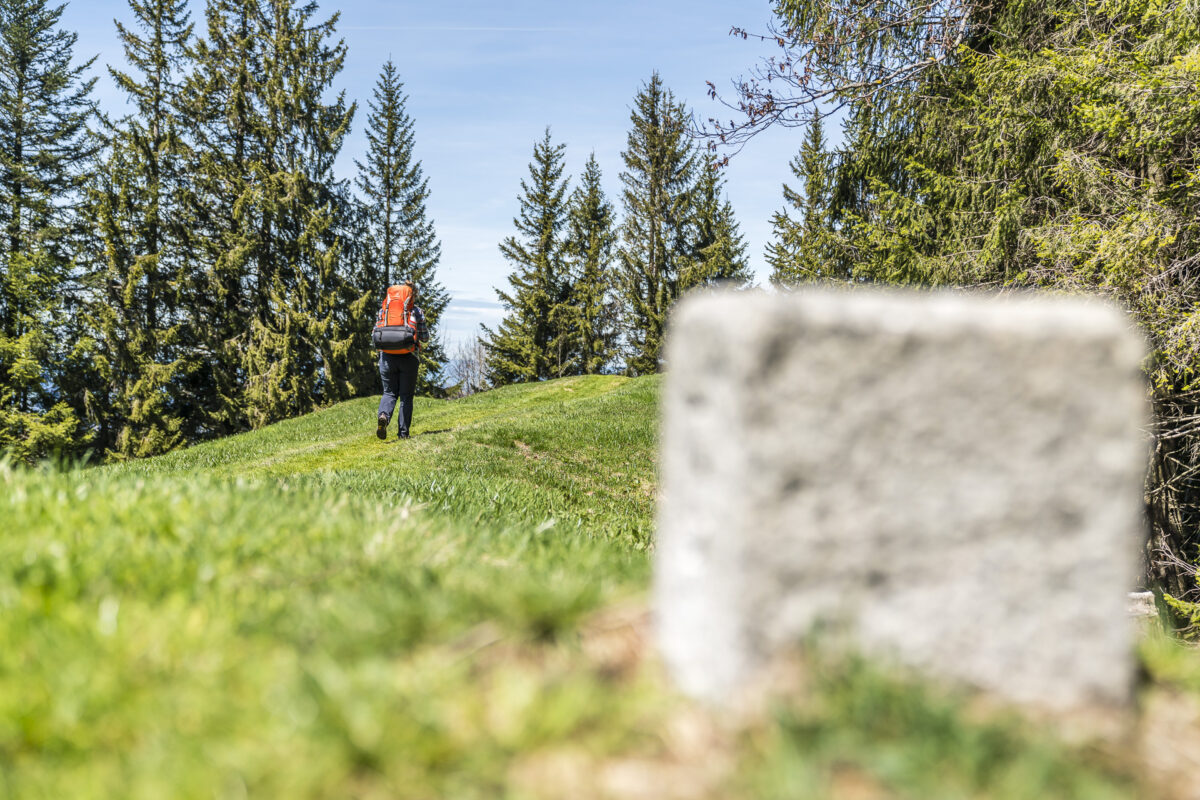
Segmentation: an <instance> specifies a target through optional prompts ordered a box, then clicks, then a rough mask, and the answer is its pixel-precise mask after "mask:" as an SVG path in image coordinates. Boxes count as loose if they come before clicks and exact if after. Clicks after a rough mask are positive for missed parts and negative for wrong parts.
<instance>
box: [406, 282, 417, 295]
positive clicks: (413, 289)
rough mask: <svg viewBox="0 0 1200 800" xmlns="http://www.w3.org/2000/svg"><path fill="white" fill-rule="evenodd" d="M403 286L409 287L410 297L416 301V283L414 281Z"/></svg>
mask: <svg viewBox="0 0 1200 800" xmlns="http://www.w3.org/2000/svg"><path fill="white" fill-rule="evenodd" d="M403 285H404V286H407V287H408V295H409V297H412V298H414V299H415V298H416V296H417V285H416V284H415V283H413V282H412V281H405V282H404V284H403Z"/></svg>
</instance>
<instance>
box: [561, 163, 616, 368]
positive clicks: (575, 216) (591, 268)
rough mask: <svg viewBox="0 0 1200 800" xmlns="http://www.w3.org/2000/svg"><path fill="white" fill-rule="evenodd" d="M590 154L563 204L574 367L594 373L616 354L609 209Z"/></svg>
mask: <svg viewBox="0 0 1200 800" xmlns="http://www.w3.org/2000/svg"><path fill="white" fill-rule="evenodd" d="M600 179H601V174H600V165H599V164H597V163H596V155H595V154H594V153H593V154H592V155H591V156H589V157H588V161H587V165H586V166H585V167H584V170H583V176H582V178H581V179H580V185H579V186H578V187H577V188H576V189H575V191H574V192H572V193H571V199H570V201H569V203H568V215H567V236H566V250H567V260H568V263H569V264H570V269H571V272H572V278H573V287H572V292H571V304H570V308H571V309H572V312H573V322H572V325H573V328H574V334H573V335H574V336H575V338H576V340H577V347H578V348H579V353H580V358H579V364H578V371H579V372H581V373H583V374H585V375H596V374H599V373H601V372H603V371H604V369H605V367H607V366H609V365H610V364H611V363H612V361H613V359H614V358H615V357H616V356H617V337H618V335H619V328H618V325H617V321H618V314H619V306H618V304H617V302H616V298H615V296H614V289H615V287H614V280H613V274H612V262H613V250H614V248H615V246H616V242H617V236H616V231H615V228H614V222H613V207H612V204H611V203H609V202H608V198H606V197H605V196H604V189H603V188H602V187H601V185H600Z"/></svg>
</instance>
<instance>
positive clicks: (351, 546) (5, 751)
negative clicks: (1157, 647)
mask: <svg viewBox="0 0 1200 800" xmlns="http://www.w3.org/2000/svg"><path fill="white" fill-rule="evenodd" d="M658 386H659V383H658V380H657V379H654V378H642V379H636V380H630V379H624V378H618V377H593V378H577V379H568V380H563V381H554V382H550V383H545V384H538V385H533V386H520V387H508V388H505V389H501V390H496V391H493V392H488V393H485V394H481V395H476V396H473V397H470V398H466V399H463V400H455V401H432V400H423V399H422V400H419V401H418V405H417V409H416V414H415V417H414V423H415V424H414V431H413V433H414V435H413V438H412V439H410V440H407V441H403V442H397V441H395V440H394V439H389V440H388V441H387V442H386V443H385V442H380V441H378V440H377V439H376V438H375V434H374V411H375V402H376V401H375V400H373V399H363V400H356V401H352V402H348V403H343V404H341V405H338V406H336V407H333V408H329V409H326V410H324V411H321V412H318V413H316V414H312V415H309V416H307V417H304V418H302V419H297V420H291V421H288V422H284V423H280V424H278V425H274V426H271V427H269V428H266V429H263V430H260V431H256V432H253V433H249V434H245V435H242V436H235V437H231V438H229V439H225V440H221V441H216V442H211V443H208V444H204V445H201V446H197V447H193V448H190V449H188V450H185V451H181V452H178V453H174V454H171V455H168V456H165V457H162V458H157V459H151V460H146V461H138V462H131V463H126V464H118V465H110V466H106V467H101V468H93V469H86V470H68V471H60V472H55V471H51V470H47V471H25V470H17V469H13V468H11V467H0V491H2V495H0V520H3V522H2V523H0V530H2V531H3V533H0V798H14V799H15V798H21V799H22V800H24V798H85V799H86V798H118V797H119V798H126V797H128V798H193V797H194V798H240V797H268V798H467V799H468V800H469V799H470V798H551V797H581V798H589V797H609V796H611V797H639V796H672V795H670V794H669V791H668V788H667V787H672V786H673V787H676V788H673V789H670V791H676V792H677V793H676V795H674V796H690V797H714V798H725V797H746V798H799V797H805V798H806V797H814V798H821V797H856V796H861V797H920V798H925V797H929V798H948V799H949V798H972V797H978V798H985V797H986V798H993V799H995V800H1000V799H1002V798H1012V799H1013V800H1018V799H1020V800H1023V798H1028V797H1039V798H1053V797H1064V798H1068V797H1069V798H1110V797H1111V798H1119V797H1133V796H1135V788H1134V785H1133V784H1132V783H1131V782H1130V780H1129V779H1127V778H1126V777H1124V775H1123V769H1124V768H1122V767H1117V766H1112V765H1106V764H1103V763H1099V764H1098V763H1097V762H1096V760H1095V759H1094V758H1091V757H1089V756H1088V755H1087V753H1081V752H1077V751H1074V750H1072V749H1070V748H1066V747H1064V746H1061V745H1059V744H1056V743H1055V742H1054V741H1053V740H1051V739H1049V738H1046V737H1044V736H1041V735H1040V734H1037V733H1035V732H1030V731H1029V730H1028V729H1027V727H1023V726H1022V725H1021V724H1020V723H1019V722H1018V721H1011V720H999V721H996V720H992V721H982V722H980V721H968V720H967V717H966V716H964V714H963V713H961V710H960V709H961V701H960V700H959V699H956V698H953V697H946V696H942V695H937V694H934V693H931V692H929V691H928V690H927V689H926V688H925V687H920V686H913V685H908V684H904V683H900V682H898V681H896V680H894V679H892V678H883V677H881V676H880V675H879V674H878V673H876V672H873V671H872V670H871V668H870V667H869V666H867V665H861V664H857V665H856V664H846V663H844V662H843V663H840V664H836V665H834V666H830V665H827V664H821V663H816V664H814V665H813V667H812V669H811V671H810V673H809V675H808V677H807V679H806V680H805V681H804V685H805V687H806V689H805V690H804V691H803V692H800V693H798V694H796V695H793V696H789V697H786V698H783V699H780V700H777V701H775V702H774V703H773V704H771V705H770V706H769V709H770V711H769V712H768V713H765V714H764V715H763V716H761V717H757V718H751V719H750V720H749V721H743V722H740V723H738V724H736V725H732V724H729V720H728V719H727V718H726V716H725V715H722V714H717V713H712V712H711V711H707V710H704V709H698V708H696V707H694V706H692V705H690V704H688V703H686V702H684V701H683V700H682V699H680V698H678V697H677V696H675V695H674V694H673V693H672V691H671V690H670V688H669V686H668V685H667V683H666V681H665V680H664V678H663V677H662V674H661V670H660V669H659V668H658V666H657V664H656V662H655V660H654V658H653V655H652V653H651V652H650V651H649V648H648V647H647V646H646V636H647V632H646V615H645V612H644V606H645V591H646V587H647V585H648V581H649V575H650V561H649V552H648V551H649V548H650V545H651V543H652V531H653V514H654V492H655V466H654V463H655V445H656V435H657V416H658V409H657V397H658ZM393 430H394V429H393ZM1181 658H1186V656H1183V657H1181V656H1179V655H1178V654H1176V653H1174V652H1173V651H1172V652H1171V653H1169V654H1167V655H1162V656H1161V657H1159V658H1158V662H1159V663H1161V664H1163V665H1164V666H1163V667H1162V669H1163V670H1164V671H1166V672H1169V673H1170V674H1172V675H1186V676H1190V675H1193V674H1200V672H1188V671H1187V668H1186V667H1184V666H1180V664H1181V663H1182V662H1181V661H1180V659H1181ZM1187 680H1191V678H1180V681H1185V682H1186V681H1187ZM630 775H634V776H637V779H636V780H635V781H634V783H635V784H637V785H639V786H641V787H642V790H643V794H641V795H638V794H630V793H628V792H626V793H625V794H622V793H621V791H620V787H621V786H626V785H628V784H629V783H630V778H629V776H630ZM622 776H625V777H624V778H623V777H622ZM847 781H850V783H847ZM851 784H853V785H854V786H858V788H859V789H861V788H862V787H863V786H868V787H870V789H871V791H873V792H875V794H871V795H865V794H862V793H861V792H860V794H858V795H854V794H853V793H852V792H849V791H848V790H847V786H850V785H851ZM660 785H661V786H662V787H663V788H662V789H661V790H655V789H654V787H655V786H660ZM679 786H683V787H684V789H686V791H687V792H689V793H688V794H683V795H680V794H678V791H679V790H678V787H679ZM856 791H857V790H856Z"/></svg>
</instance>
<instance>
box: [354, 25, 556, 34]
mask: <svg viewBox="0 0 1200 800" xmlns="http://www.w3.org/2000/svg"><path fill="white" fill-rule="evenodd" d="M339 30H343V31H424V32H429V31H445V32H452V33H464V32H485V33H567V32H570V31H574V30H577V29H576V28H515V27H509V26H486V25H346V26H342V27H340V28H339Z"/></svg>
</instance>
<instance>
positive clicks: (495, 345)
mask: <svg viewBox="0 0 1200 800" xmlns="http://www.w3.org/2000/svg"><path fill="white" fill-rule="evenodd" d="M565 149H566V145H563V144H557V145H556V144H553V143H552V142H551V139H550V129H549V128H546V133H545V136H544V137H543V138H542V140H541V141H540V142H538V143H537V144H535V145H534V148H533V161H532V162H530V164H529V180H528V181H526V180H522V181H521V192H522V194H521V198H520V212H519V214H518V215H517V217H516V218H515V219H514V220H513V225H514V226H515V227H516V229H517V233H516V235H515V236H509V237H508V238H506V239H505V240H504V241H503V242H501V244H500V253H501V254H502V255H503V256H504V258H505V259H506V260H508V262H509V263H510V264H512V265H513V267H514V271H513V272H512V273H511V274H510V275H509V276H508V283H509V286H510V287H511V289H509V290H508V291H502V290H500V289H497V290H496V294H497V296H499V298H500V301H501V302H502V303H503V304H504V307H505V309H506V311H507V314H506V316H505V317H504V319H503V320H502V321H501V323H500V327H499V328H498V329H497V330H496V331H494V332H493V331H492V330H490V329H488V328H487V327H486V326H484V328H483V330H484V335H485V341H484V347H485V348H486V350H487V372H488V380H489V381H490V383H491V384H492V385H497V386H498V385H502V384H506V383H519V382H524V381H536V380H542V379H545V378H557V377H560V376H562V375H565V374H568V373H569V371H570V370H571V369H572V367H573V364H574V363H575V360H576V349H575V348H574V346H573V345H574V343H573V342H572V341H571V335H570V334H571V327H570V321H571V311H570V291H571V286H570V281H569V280H568V277H567V274H566V268H565V263H564V253H563V243H562V239H561V236H560V233H561V232H562V228H563V225H564V224H565V222H566V216H567V205H566V202H565V197H566V192H567V180H566V179H565V178H563V151H564V150H565Z"/></svg>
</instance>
